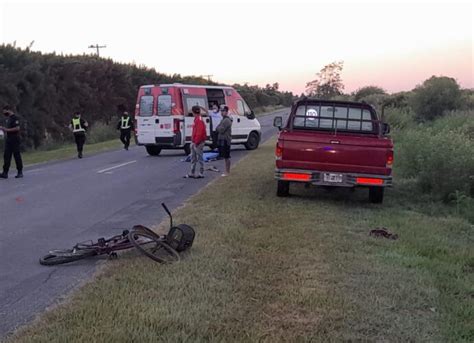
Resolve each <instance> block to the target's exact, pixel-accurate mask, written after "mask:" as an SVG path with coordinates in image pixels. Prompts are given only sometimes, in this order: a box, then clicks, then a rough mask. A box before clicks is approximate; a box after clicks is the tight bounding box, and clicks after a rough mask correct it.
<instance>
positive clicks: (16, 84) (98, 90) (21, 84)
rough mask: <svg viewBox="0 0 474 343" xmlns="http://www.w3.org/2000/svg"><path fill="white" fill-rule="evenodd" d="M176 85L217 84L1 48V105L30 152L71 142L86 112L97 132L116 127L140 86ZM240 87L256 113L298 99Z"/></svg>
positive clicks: (140, 68)
mask: <svg viewBox="0 0 474 343" xmlns="http://www.w3.org/2000/svg"><path fill="white" fill-rule="evenodd" d="M173 82H181V83H190V84H211V85H216V84H217V83H215V82H209V81H208V80H206V79H204V78H202V77H197V76H181V75H180V74H173V75H167V74H163V73H159V72H157V71H156V70H155V69H153V68H147V67H145V66H137V65H134V64H123V63H117V62H114V61H113V60H111V59H105V58H98V57H96V56H90V55H81V56H77V55H68V56H63V55H57V54H54V53H53V54H42V53H40V52H33V51H30V50H28V49H26V50H22V49H19V48H15V47H13V46H11V45H1V46H0V105H2V106H3V105H4V104H11V105H13V106H15V108H16V111H17V112H18V113H19V114H20V116H21V118H22V121H23V122H24V133H23V141H24V146H25V147H30V148H38V147H40V146H42V145H45V144H51V142H62V141H66V140H68V139H70V132H69V131H68V129H67V125H68V123H69V121H70V119H71V116H72V113H73V112H74V111H82V112H83V113H84V115H85V117H86V118H87V120H88V121H89V122H90V123H91V124H92V126H93V125H94V123H101V124H102V125H103V124H106V125H108V124H110V122H111V121H112V120H113V121H115V118H116V116H117V108H118V107H119V106H124V107H125V108H127V109H128V110H129V111H130V112H132V113H133V110H134V108H135V101H136V95H137V90H138V87H139V86H141V85H144V84H160V83H173ZM234 87H236V88H237V89H238V90H239V92H242V93H241V94H242V96H243V97H244V99H245V100H246V101H247V103H248V104H249V106H250V107H260V106H268V105H285V106H287V105H289V104H291V101H292V98H293V95H292V94H291V93H289V92H280V91H279V89H278V84H274V85H272V86H270V85H267V87H264V88H261V87H258V86H249V85H243V86H240V85H234Z"/></svg>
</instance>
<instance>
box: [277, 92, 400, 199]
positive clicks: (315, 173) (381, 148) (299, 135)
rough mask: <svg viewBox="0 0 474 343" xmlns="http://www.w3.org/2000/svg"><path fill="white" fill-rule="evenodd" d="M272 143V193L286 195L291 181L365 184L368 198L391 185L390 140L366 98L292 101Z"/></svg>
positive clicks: (342, 184) (351, 185)
mask: <svg viewBox="0 0 474 343" xmlns="http://www.w3.org/2000/svg"><path fill="white" fill-rule="evenodd" d="M273 125H274V126H276V127H278V128H279V130H280V134H279V137H278V142H277V145H276V151H275V155H276V170H275V178H276V179H277V180H278V187H277V195H278V196H288V195H289V191H290V183H291V182H304V183H307V184H311V185H316V186H336V187H352V188H353V187H368V188H369V200H370V202H372V203H381V202H382V201H383V195H384V188H385V187H390V186H391V185H392V163H393V142H392V140H391V138H390V137H388V136H387V134H388V133H389V132H390V128H389V126H388V124H385V123H382V122H381V121H380V120H379V119H378V117H377V113H376V112H375V110H374V108H373V107H372V106H370V105H368V104H366V103H359V102H349V101H331V100H315V99H308V98H303V99H301V100H298V101H296V102H295V103H294V104H293V106H292V108H291V112H290V115H289V117H288V121H287V123H286V125H285V126H284V127H282V126H283V119H282V117H276V118H275V119H274V123H273Z"/></svg>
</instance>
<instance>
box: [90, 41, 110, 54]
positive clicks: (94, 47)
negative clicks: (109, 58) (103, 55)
mask: <svg viewBox="0 0 474 343" xmlns="http://www.w3.org/2000/svg"><path fill="white" fill-rule="evenodd" d="M106 47H107V45H99V44H96V45H94V44H91V45H89V49H96V50H97V56H100V51H99V50H100V49H102V48H106Z"/></svg>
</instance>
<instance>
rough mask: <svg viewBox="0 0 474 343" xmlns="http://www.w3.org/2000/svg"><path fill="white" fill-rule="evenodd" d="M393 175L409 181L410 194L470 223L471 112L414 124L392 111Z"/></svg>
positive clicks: (473, 190) (473, 178) (473, 180)
mask: <svg viewBox="0 0 474 343" xmlns="http://www.w3.org/2000/svg"><path fill="white" fill-rule="evenodd" d="M387 120H388V121H389V122H390V123H391V124H392V127H393V138H394V141H395V154H396V163H395V167H394V168H395V169H394V173H395V175H396V176H397V177H399V178H403V179H412V180H414V182H412V183H410V184H411V185H413V187H414V189H413V191H414V192H418V193H420V192H421V193H424V194H428V195H429V196H430V198H431V199H432V200H434V201H444V202H447V203H451V204H452V205H453V206H455V207H456V211H457V212H458V213H459V214H460V215H463V216H467V217H468V218H469V219H470V220H471V221H474V214H472V212H474V206H473V205H474V202H473V199H472V198H473V197H474V111H454V112H451V113H447V114H446V115H445V116H443V117H441V118H439V119H437V120H435V121H432V122H427V123H417V122H416V121H415V120H414V115H413V113H411V112H409V111H392V112H390V113H389V114H388V115H387Z"/></svg>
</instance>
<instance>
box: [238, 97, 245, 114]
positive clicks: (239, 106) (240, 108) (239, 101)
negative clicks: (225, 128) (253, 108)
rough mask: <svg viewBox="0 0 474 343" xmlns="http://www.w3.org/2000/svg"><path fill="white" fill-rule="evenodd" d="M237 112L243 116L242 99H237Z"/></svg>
mask: <svg viewBox="0 0 474 343" xmlns="http://www.w3.org/2000/svg"><path fill="white" fill-rule="evenodd" d="M237 114H238V115H239V116H243V115H244V114H245V110H244V102H243V101H242V100H237Z"/></svg>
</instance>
